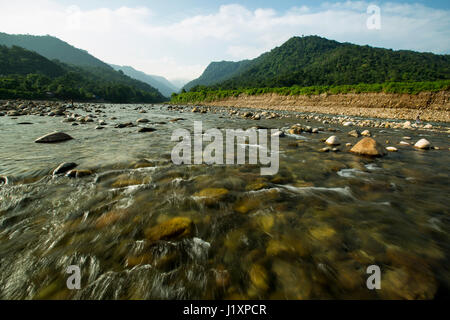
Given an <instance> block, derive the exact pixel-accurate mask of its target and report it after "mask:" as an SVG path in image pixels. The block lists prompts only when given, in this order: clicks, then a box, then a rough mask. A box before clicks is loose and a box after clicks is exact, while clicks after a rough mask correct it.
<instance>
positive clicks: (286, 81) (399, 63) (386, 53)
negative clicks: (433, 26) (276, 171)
mask: <svg viewBox="0 0 450 320" xmlns="http://www.w3.org/2000/svg"><path fill="white" fill-rule="evenodd" d="M224 75H225V76H227V72H224ZM199 79H200V78H199ZM199 79H197V80H199ZM445 79H450V55H436V54H432V53H419V52H413V51H404V50H403V51H393V50H389V49H382V48H373V47H369V46H359V45H355V44H350V43H339V42H337V41H332V40H328V39H325V38H321V37H317V36H308V37H293V38H291V39H290V40H288V41H287V42H286V43H284V44H283V45H282V46H280V47H277V48H275V49H273V50H272V51H270V52H267V53H264V54H263V55H261V56H260V57H258V58H256V59H254V60H251V61H250V62H247V64H246V66H245V68H244V69H241V70H240V72H238V73H237V74H234V75H233V76H232V77H229V74H228V79H227V80H225V81H222V82H220V83H217V84H215V85H213V86H212V87H213V88H216V89H219V88H220V89H238V88H261V87H289V86H293V85H298V86H315V85H353V84H358V83H369V84H370V83H384V82H396V81H436V80H445Z"/></svg>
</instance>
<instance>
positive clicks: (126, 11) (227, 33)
mask: <svg viewBox="0 0 450 320" xmlns="http://www.w3.org/2000/svg"><path fill="white" fill-rule="evenodd" d="M371 4H376V5H378V6H379V8H380V9H381V12H380V20H379V21H380V25H379V28H376V29H369V28H368V27H367V20H368V19H369V18H370V14H369V13H368V12H367V8H368V6H369V5H371ZM0 31H2V32H8V33H29V34H38V35H41V34H42V35H43V34H51V35H53V36H56V37H58V38H60V39H62V40H64V41H67V42H69V43H70V44H72V45H74V46H76V47H79V48H82V49H85V50H87V51H89V52H90V53H91V54H93V55H95V56H96V57H98V58H100V59H102V60H103V61H105V62H108V63H114V64H119V65H130V66H132V67H134V68H136V69H139V70H142V71H144V72H146V73H149V74H158V75H162V76H165V77H167V78H169V79H170V80H174V79H184V80H185V81H187V80H190V79H193V78H195V77H197V76H199V75H200V74H201V73H202V71H203V70H204V69H205V67H206V66H207V65H208V64H209V63H210V62H211V61H221V60H232V61H237V60H242V59H250V58H255V57H257V56H258V55H260V54H262V53H263V52H265V51H268V50H270V49H272V48H274V47H275V46H279V45H281V44H282V43H283V42H285V41H286V40H288V39H289V38H290V37H292V36H295V35H303V34H304V35H309V34H316V35H320V36H323V37H326V38H329V39H334V40H337V41H341V42H352V43H356V44H361V45H371V46H377V47H385V48H392V49H408V50H416V51H427V52H434V53H440V54H442V53H445V54H448V53H450V40H449V39H450V1H448V0H436V1H425V0H391V1H352V0H350V1H348V0H342V1H312V0H303V1H302V0H278V1H268V0H260V1H256V0H252V1H240V2H239V1H214V0H165V1H152V0H148V1H144V0H130V1H119V0H79V1H75V0H15V1H0Z"/></svg>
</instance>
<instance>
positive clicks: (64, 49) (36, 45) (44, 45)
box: [0, 32, 111, 69]
mask: <svg viewBox="0 0 450 320" xmlns="http://www.w3.org/2000/svg"><path fill="white" fill-rule="evenodd" d="M0 45H6V46H8V47H11V46H13V45H15V46H19V47H22V48H25V49H28V50H30V51H35V52H37V53H39V54H40V55H41V56H44V57H46V58H47V59H49V60H54V59H57V60H59V61H61V62H64V63H67V64H72V65H77V66H86V67H103V68H107V69H111V67H110V66H109V65H107V64H106V63H104V62H103V61H101V60H99V59H97V58H96V57H94V56H92V55H91V54H89V53H88V52H87V51H85V50H81V49H78V48H75V47H74V46H71V45H70V44H68V43H66V42H64V41H62V40H60V39H58V38H55V37H52V36H33V35H23V34H7V33H1V32H0Z"/></svg>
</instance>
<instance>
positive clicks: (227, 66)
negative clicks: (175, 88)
mask: <svg viewBox="0 0 450 320" xmlns="http://www.w3.org/2000/svg"><path fill="white" fill-rule="evenodd" d="M250 64H251V60H243V61H238V62H233V61H220V62H211V63H210V64H209V65H208V67H207V68H206V69H205V71H204V72H203V74H202V75H201V76H200V77H199V78H197V79H195V80H192V81H191V82H189V83H187V84H186V85H185V86H184V87H183V89H185V90H190V89H191V88H193V87H195V86H198V85H203V86H210V85H214V84H217V83H220V82H222V81H225V80H228V79H230V78H232V77H233V76H236V75H237V74H239V72H241V71H242V70H244V69H245V68H246V67H247V66H248V65H250Z"/></svg>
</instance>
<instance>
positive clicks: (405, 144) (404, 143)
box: [399, 141, 410, 146]
mask: <svg viewBox="0 0 450 320" xmlns="http://www.w3.org/2000/svg"><path fill="white" fill-rule="evenodd" d="M399 144H400V145H402V146H409V145H410V144H409V142H406V141H400V143H399Z"/></svg>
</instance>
